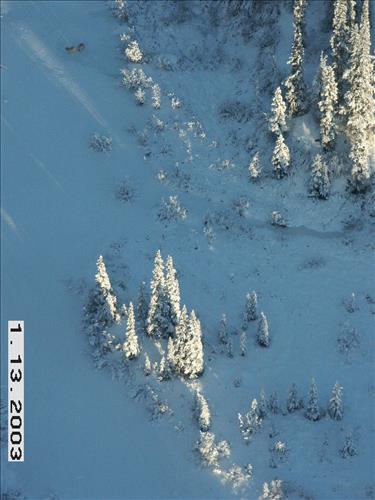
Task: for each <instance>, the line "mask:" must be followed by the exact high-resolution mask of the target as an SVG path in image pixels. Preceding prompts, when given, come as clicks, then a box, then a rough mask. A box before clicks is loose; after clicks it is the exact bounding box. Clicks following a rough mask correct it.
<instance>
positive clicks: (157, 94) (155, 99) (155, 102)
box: [151, 83, 161, 109]
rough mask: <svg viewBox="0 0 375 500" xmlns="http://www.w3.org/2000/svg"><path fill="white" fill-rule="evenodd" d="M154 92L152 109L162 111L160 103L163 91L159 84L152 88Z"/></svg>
mask: <svg viewBox="0 0 375 500" xmlns="http://www.w3.org/2000/svg"><path fill="white" fill-rule="evenodd" d="M151 91H152V98H151V99H152V107H153V108H155V109H160V101H161V91H160V87H159V85H158V84H157V83H155V85H153V86H152V87H151Z"/></svg>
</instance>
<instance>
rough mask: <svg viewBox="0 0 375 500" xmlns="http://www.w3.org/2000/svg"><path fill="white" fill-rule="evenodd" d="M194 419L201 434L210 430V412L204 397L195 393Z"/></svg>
mask: <svg viewBox="0 0 375 500" xmlns="http://www.w3.org/2000/svg"><path fill="white" fill-rule="evenodd" d="M194 413H195V417H196V419H197V421H198V424H199V429H200V430H201V431H202V432H207V431H209V430H210V425H211V412H210V408H209V406H208V403H207V401H206V399H205V397H204V396H203V395H202V394H201V393H200V392H197V393H196V395H195V412H194Z"/></svg>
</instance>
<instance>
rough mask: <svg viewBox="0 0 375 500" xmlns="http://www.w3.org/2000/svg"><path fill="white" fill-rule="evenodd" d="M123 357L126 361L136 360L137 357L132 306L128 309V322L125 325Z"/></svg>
mask: <svg viewBox="0 0 375 500" xmlns="http://www.w3.org/2000/svg"><path fill="white" fill-rule="evenodd" d="M123 350H124V353H125V356H126V357H127V358H128V359H133V358H136V357H137V356H138V355H139V345H138V337H137V334H136V331H135V318H134V308H133V304H132V303H131V302H130V304H129V307H128V320H127V325H126V340H125V342H124V347H123Z"/></svg>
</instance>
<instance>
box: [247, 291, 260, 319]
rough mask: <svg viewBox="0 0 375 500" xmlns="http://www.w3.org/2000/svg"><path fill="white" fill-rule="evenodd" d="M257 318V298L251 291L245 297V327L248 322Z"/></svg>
mask: <svg viewBox="0 0 375 500" xmlns="http://www.w3.org/2000/svg"><path fill="white" fill-rule="evenodd" d="M257 318H258V297H257V293H256V292H255V290H254V291H252V292H251V293H248V294H247V295H246V306H245V317H244V323H245V325H247V323H249V322H250V321H254V320H256V319H257Z"/></svg>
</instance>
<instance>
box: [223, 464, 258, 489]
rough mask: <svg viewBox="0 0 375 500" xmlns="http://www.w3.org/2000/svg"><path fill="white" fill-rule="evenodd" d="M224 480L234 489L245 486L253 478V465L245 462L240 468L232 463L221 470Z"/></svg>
mask: <svg viewBox="0 0 375 500" xmlns="http://www.w3.org/2000/svg"><path fill="white" fill-rule="evenodd" d="M223 478H224V481H225V482H227V483H230V484H231V485H232V487H233V488H234V489H235V490H238V489H240V488H242V487H243V486H245V485H246V484H247V483H248V482H249V481H251V480H252V479H253V466H252V465H251V464H247V465H246V467H244V468H242V467H240V466H239V465H233V466H232V467H231V468H230V469H228V470H225V471H223Z"/></svg>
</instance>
